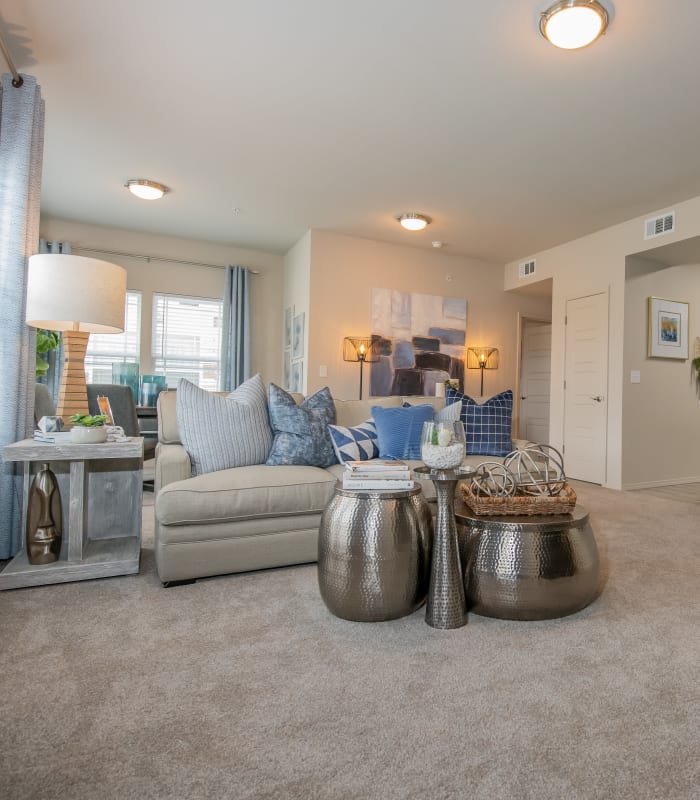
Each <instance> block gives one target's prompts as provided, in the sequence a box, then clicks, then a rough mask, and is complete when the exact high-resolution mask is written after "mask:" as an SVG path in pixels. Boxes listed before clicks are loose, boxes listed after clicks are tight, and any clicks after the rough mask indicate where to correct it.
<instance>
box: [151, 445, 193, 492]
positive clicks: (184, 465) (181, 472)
mask: <svg viewBox="0 0 700 800" xmlns="http://www.w3.org/2000/svg"><path fill="white" fill-rule="evenodd" d="M191 475H192V463H191V461H190V457H189V455H188V453H187V450H185V448H184V447H183V446H182V445H181V444H163V443H162V442H159V443H158V447H156V475H155V484H154V489H155V493H156V494H158V492H159V491H160V490H161V489H162V488H163V487H164V486H167V485H168V484H169V483H173V482H174V481H184V480H185V479H186V478H189V477H191Z"/></svg>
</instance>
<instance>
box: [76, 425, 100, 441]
mask: <svg viewBox="0 0 700 800" xmlns="http://www.w3.org/2000/svg"><path fill="white" fill-rule="evenodd" d="M70 439H71V442H73V444H102V442H106V441H107V428H105V426H104V425H99V426H96V427H94V428H86V427H85V426H84V425H74V426H73V427H72V428H71V429H70Z"/></svg>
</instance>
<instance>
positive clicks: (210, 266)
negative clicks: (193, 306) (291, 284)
mask: <svg viewBox="0 0 700 800" xmlns="http://www.w3.org/2000/svg"><path fill="white" fill-rule="evenodd" d="M71 249H72V250H75V251H78V252H82V253H101V254H102V255H104V256H120V257H121V258H135V259H138V260H139V261H145V262H146V263H150V262H151V261H165V262H167V263H169V264H184V265H186V266H190V267H204V268H205V269H226V267H225V266H224V265H223V264H205V263H204V262H202V261H187V260H186V259H182V258H165V257H164V256H144V255H140V254H139V253H122V252H120V251H119V250H102V249H101V248H99V247H82V246H81V245H75V246H74V247H72V248H71ZM248 272H250V274H251V275H259V274H260V270H259V269H249V270H248Z"/></svg>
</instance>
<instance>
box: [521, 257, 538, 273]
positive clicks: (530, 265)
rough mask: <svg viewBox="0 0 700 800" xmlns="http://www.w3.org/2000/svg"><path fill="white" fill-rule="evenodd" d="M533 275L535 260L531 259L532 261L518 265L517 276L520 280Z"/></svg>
mask: <svg viewBox="0 0 700 800" xmlns="http://www.w3.org/2000/svg"><path fill="white" fill-rule="evenodd" d="M534 274H535V259H534V258H533V259H532V261H523V262H522V263H521V264H518V275H519V277H521V278H526V277H528V276H529V275H534Z"/></svg>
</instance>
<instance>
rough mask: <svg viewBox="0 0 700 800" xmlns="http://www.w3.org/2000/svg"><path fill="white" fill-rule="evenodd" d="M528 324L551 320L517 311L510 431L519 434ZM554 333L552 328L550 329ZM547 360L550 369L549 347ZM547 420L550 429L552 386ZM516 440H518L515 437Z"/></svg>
mask: <svg viewBox="0 0 700 800" xmlns="http://www.w3.org/2000/svg"><path fill="white" fill-rule="evenodd" d="M528 322H539V323H541V324H543V325H551V324H552V320H551V318H550V319H544V318H543V317H533V316H531V315H530V314H523V313H522V311H518V325H517V341H516V343H515V364H516V367H515V386H514V387H513V424H512V429H513V431H516V430H517V432H518V434H520V383H521V377H522V376H521V373H522V369H523V333H524V331H525V325H526V324H527V323H528ZM552 331H554V328H552ZM549 358H550V367H551V358H552V348H551V346H550V349H549ZM549 420H550V423H549V424H550V428H551V424H552V422H551V420H552V385H551V383H550V385H549ZM516 438H520V437H519V436H517V437H516ZM549 438H550V439H551V438H552V437H551V429H550V437H549Z"/></svg>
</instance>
